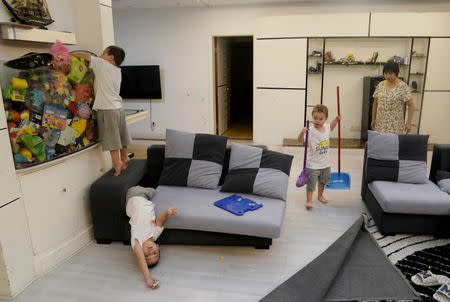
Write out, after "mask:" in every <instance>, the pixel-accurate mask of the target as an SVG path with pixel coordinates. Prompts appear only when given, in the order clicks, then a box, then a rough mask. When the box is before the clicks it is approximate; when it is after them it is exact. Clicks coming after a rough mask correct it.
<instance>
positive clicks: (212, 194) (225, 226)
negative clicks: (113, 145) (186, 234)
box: [152, 186, 286, 238]
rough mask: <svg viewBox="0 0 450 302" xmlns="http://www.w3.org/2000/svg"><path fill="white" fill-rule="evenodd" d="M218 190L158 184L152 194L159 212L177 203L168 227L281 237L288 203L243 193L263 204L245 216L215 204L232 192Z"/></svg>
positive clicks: (157, 212) (167, 224)
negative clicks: (175, 213)
mask: <svg viewBox="0 0 450 302" xmlns="http://www.w3.org/2000/svg"><path fill="white" fill-rule="evenodd" d="M229 195H230V194H229V193H222V192H220V191H218V190H206V189H199V188H189V187H172V186H159V187H158V188H157V189H156V193H155V195H154V196H153V199H152V202H153V203H154V204H155V206H156V208H155V210H156V214H159V213H160V212H161V211H164V210H165V209H167V208H170V207H175V208H177V209H178V214H177V216H175V217H170V218H169V219H168V220H167V223H166V228H168V229H187V230H197V231H209V232H220V233H229V234H240V235H248V236H258V237H265V238H278V237H279V236H280V230H281V225H282V223H283V219H284V210H285V205H286V203H284V202H282V201H281V200H279V199H274V198H267V197H261V196H255V195H250V194H240V195H241V196H243V197H247V198H250V199H252V200H254V201H256V202H258V203H261V204H262V205H263V207H262V208H260V209H258V210H255V211H248V212H247V213H245V214H244V215H243V216H236V215H233V214H231V213H229V212H227V211H225V210H223V209H220V208H218V207H216V206H214V202H215V201H217V200H219V199H222V198H225V197H227V196H229Z"/></svg>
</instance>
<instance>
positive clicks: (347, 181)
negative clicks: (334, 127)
mask: <svg viewBox="0 0 450 302" xmlns="http://www.w3.org/2000/svg"><path fill="white" fill-rule="evenodd" d="M336 90H337V110H338V116H341V109H340V105H339V86H338V87H336ZM350 185H351V178H350V174H348V173H344V172H341V121H340V120H339V121H338V172H333V173H331V175H330V180H329V181H328V183H327V184H326V188H328V189H342V190H348V189H350Z"/></svg>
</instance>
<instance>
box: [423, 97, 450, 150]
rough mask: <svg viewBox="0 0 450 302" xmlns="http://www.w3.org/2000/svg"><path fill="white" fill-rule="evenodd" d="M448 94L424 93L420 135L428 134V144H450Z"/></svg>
mask: <svg viewBox="0 0 450 302" xmlns="http://www.w3.org/2000/svg"><path fill="white" fill-rule="evenodd" d="M449 112H450V92H427V91H426V92H425V93H424V96H423V105H422V118H421V120H420V134H429V135H430V138H429V143H432V144H448V143H450V131H448V129H450V119H449V118H448V113H449Z"/></svg>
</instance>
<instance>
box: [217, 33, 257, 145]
mask: <svg viewBox="0 0 450 302" xmlns="http://www.w3.org/2000/svg"><path fill="white" fill-rule="evenodd" d="M214 53H215V58H214V62H215V63H214V66H215V73H214V74H215V99H216V100H215V108H216V110H215V111H216V134H219V135H224V136H227V137H228V138H231V139H242V140H253V37H252V36H239V37H215V38H214Z"/></svg>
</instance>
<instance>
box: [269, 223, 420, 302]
mask: <svg viewBox="0 0 450 302" xmlns="http://www.w3.org/2000/svg"><path fill="white" fill-rule="evenodd" d="M366 222H367V217H365V216H363V217H361V218H360V219H358V220H357V221H356V222H355V223H354V224H353V225H352V226H351V227H350V228H349V229H348V230H347V231H346V232H345V233H344V234H343V235H342V236H341V237H339V238H338V239H337V240H336V241H335V242H334V243H333V244H332V245H331V246H330V247H329V248H328V249H327V250H326V251H325V252H323V253H322V254H321V255H319V256H318V257H317V258H316V259H314V260H313V261H312V262H311V263H309V264H308V265H307V266H305V267H304V268H303V269H302V270H300V271H299V272H297V273H295V274H294V275H293V276H292V277H291V278H289V279H288V280H286V281H285V282H284V283H282V284H281V285H280V286H278V287H277V288H275V289H274V290H273V291H272V292H271V293H269V294H268V295H267V296H266V297H264V298H263V299H261V301H262V302H278V301H280V302H281V301H283V302H290V301H292V302H294V301H296V302H316V301H317V302H321V301H362V300H370V301H371V302H375V301H386V300H389V301H400V300H401V301H403V302H406V301H420V297H419V296H418V295H417V293H416V292H415V291H414V290H413V288H412V287H411V286H410V285H409V283H408V281H407V280H406V279H405V277H404V276H403V275H402V274H401V272H400V271H399V270H398V269H397V268H396V267H395V266H394V265H393V264H392V263H391V262H390V261H389V259H388V258H387V257H386V255H385V254H384V252H383V251H382V249H381V248H380V246H379V245H378V244H377V243H376V240H375V239H374V238H373V237H372V236H371V234H370V233H369V232H368V231H367V228H366Z"/></svg>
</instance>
